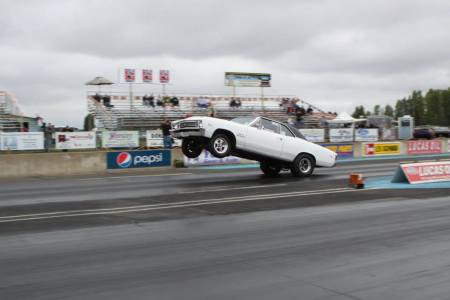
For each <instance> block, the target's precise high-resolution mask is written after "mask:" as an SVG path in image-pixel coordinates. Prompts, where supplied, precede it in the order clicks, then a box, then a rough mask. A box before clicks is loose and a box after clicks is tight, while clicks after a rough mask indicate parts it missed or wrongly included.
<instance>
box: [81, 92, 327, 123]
mask: <svg viewBox="0 0 450 300" xmlns="http://www.w3.org/2000/svg"><path fill="white" fill-rule="evenodd" d="M95 94H96V92H88V93H87V101H88V111H89V113H90V114H92V115H93V116H94V117H95V119H96V121H97V124H98V125H97V126H98V127H99V129H107V130H146V129H154V128H158V127H159V126H160V124H161V122H162V120H163V119H168V120H171V121H172V120H178V119H182V118H185V117H187V116H207V115H209V114H210V113H211V111H212V110H213V111H214V116H215V117H218V118H222V119H232V118H235V117H239V116H246V115H250V114H258V115H265V116H268V117H271V118H274V119H278V120H280V121H283V122H286V121H287V119H288V118H289V115H288V114H287V112H286V108H285V107H283V106H282V105H280V104H281V102H282V99H286V98H288V99H293V98H294V97H292V96H290V97H289V96H268V97H265V98H264V99H263V100H262V99H261V98H260V97H251V96H245V97H243V96H237V97H231V96H224V95H202V96H186V95H176V97H177V98H178V100H179V106H177V107H171V106H168V107H165V108H163V107H158V106H155V107H151V106H147V105H144V101H143V95H134V96H133V99H132V101H130V99H129V96H128V95H127V94H125V93H107V94H108V95H109V96H110V97H111V102H110V104H111V107H106V106H105V105H103V104H102V103H101V102H98V101H96V100H94V97H93V96H94V95H95ZM103 94H105V93H103ZM171 96H173V95H171ZM199 97H202V98H207V99H208V100H209V102H210V104H211V105H210V107H209V108H208V109H205V108H200V107H198V105H197V99H198V98H199ZM233 98H234V99H236V100H240V101H241V106H240V107H239V108H232V107H230V101H231V100H232V99H233ZM298 101H299V102H300V103H301V104H303V105H307V106H308V107H312V108H313V109H315V111H316V112H317V113H316V114H314V115H311V116H309V117H308V118H306V119H305V124H306V126H308V127H317V126H318V124H319V123H320V120H321V119H322V118H323V116H324V115H326V113H325V112H323V111H322V110H320V109H319V108H317V107H315V106H313V105H311V104H309V103H307V102H305V101H303V100H300V99H298ZM155 102H156V98H155Z"/></svg>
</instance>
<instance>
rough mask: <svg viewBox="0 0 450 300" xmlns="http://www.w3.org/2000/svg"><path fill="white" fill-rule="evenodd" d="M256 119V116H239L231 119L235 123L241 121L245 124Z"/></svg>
mask: <svg viewBox="0 0 450 300" xmlns="http://www.w3.org/2000/svg"><path fill="white" fill-rule="evenodd" d="M255 119H256V117H251V116H250V117H237V118H234V119H231V121H232V122H235V123H239V124H243V125H248V124H250V123H251V122H253V121H254V120H255Z"/></svg>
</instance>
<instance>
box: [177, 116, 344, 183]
mask: <svg viewBox="0 0 450 300" xmlns="http://www.w3.org/2000/svg"><path fill="white" fill-rule="evenodd" d="M171 132H172V135H173V136H174V137H176V138H181V139H182V140H183V142H182V151H183V154H184V155H186V156H187V157H189V158H196V157H198V156H199V155H200V153H201V152H202V151H203V149H207V150H208V151H209V152H210V153H211V154H212V155H213V156H215V157H218V158H223V157H226V156H229V155H234V156H238V157H242V158H246V159H251V160H256V161H259V162H260V167H261V170H262V171H263V173H264V174H266V175H270V176H274V175H277V174H278V173H279V172H280V171H281V170H282V169H290V170H291V173H292V174H293V175H294V176H296V177H304V176H309V175H311V174H312V173H313V171H314V168H315V167H333V166H334V165H335V163H336V153H335V152H333V151H331V150H329V149H326V148H324V147H322V146H320V145H317V144H314V143H311V142H308V141H306V140H305V139H304V138H303V136H302V135H301V133H300V132H299V131H298V130H297V129H295V128H293V127H292V126H290V125H287V124H284V123H281V122H278V121H275V120H271V119H268V118H266V117H255V116H249V117H239V118H235V119H232V120H231V121H228V120H223V119H218V118H211V117H191V118H187V119H183V120H179V121H175V122H172V130H171Z"/></svg>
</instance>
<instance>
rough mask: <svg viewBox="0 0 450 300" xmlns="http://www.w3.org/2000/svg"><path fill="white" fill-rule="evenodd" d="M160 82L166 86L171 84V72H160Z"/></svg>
mask: <svg viewBox="0 0 450 300" xmlns="http://www.w3.org/2000/svg"><path fill="white" fill-rule="evenodd" d="M159 82H160V83H164V84H165V83H169V82H170V73H169V70H159Z"/></svg>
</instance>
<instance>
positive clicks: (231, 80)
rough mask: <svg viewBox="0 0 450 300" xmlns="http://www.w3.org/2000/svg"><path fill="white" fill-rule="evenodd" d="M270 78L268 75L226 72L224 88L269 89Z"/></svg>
mask: <svg viewBox="0 0 450 300" xmlns="http://www.w3.org/2000/svg"><path fill="white" fill-rule="evenodd" d="M271 79H272V76H271V75H270V74H268V73H243V72H226V73H225V85H226V86H238V87H239V86H241V87H270V80H271Z"/></svg>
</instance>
